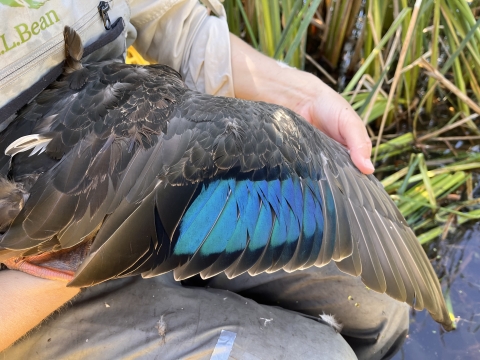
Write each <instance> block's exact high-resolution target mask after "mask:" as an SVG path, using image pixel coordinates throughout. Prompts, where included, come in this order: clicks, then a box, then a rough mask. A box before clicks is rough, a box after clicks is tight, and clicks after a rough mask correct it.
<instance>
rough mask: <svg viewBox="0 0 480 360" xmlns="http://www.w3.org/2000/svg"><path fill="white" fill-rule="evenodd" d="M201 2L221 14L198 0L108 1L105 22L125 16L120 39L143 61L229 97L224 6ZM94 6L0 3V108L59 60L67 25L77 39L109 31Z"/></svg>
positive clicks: (87, 2) (68, 0) (45, 0)
mask: <svg viewBox="0 0 480 360" xmlns="http://www.w3.org/2000/svg"><path fill="white" fill-rule="evenodd" d="M207 3H208V4H211V6H212V7H213V8H215V9H217V11H216V12H218V11H219V12H220V14H219V15H220V16H221V18H218V17H213V16H208V12H207V9H206V8H205V7H204V6H203V5H201V4H200V3H199V2H198V1H197V0H130V1H128V3H127V2H126V1H125V0H113V1H110V2H109V5H110V10H109V11H108V15H109V17H110V20H111V22H112V23H113V22H115V20H117V19H118V18H119V17H122V18H123V19H124V20H125V22H126V34H125V36H126V40H127V45H128V44H130V43H132V42H134V41H135V46H136V47H138V49H139V51H140V52H141V53H142V54H144V55H146V56H147V57H148V58H149V59H151V60H155V61H157V62H160V63H164V64H167V65H169V66H172V67H173V68H175V69H176V70H177V71H179V72H180V73H181V74H182V76H183V77H184V78H185V81H186V83H187V85H188V86H189V87H191V88H193V89H196V90H199V91H202V92H208V93H210V94H216V95H224V96H233V95H234V93H233V84H232V70H231V60H230V42H229V33H228V26H227V24H226V20H225V17H224V14H225V12H224V10H223V7H222V6H221V4H220V3H219V2H218V0H208V2H207ZM98 4H99V0H82V1H76V0H42V1H29V2H26V1H13V0H12V1H11V2H9V5H5V4H0V16H1V21H0V60H1V61H0V109H1V108H2V107H3V106H5V105H6V104H8V102H9V101H10V100H12V99H14V98H15V97H17V96H18V95H19V94H21V93H22V92H23V91H25V90H26V89H28V88H29V87H30V86H32V85H33V84H34V83H36V82H37V81H39V80H41V79H42V77H43V76H44V75H45V74H46V73H47V72H48V71H49V70H50V69H51V68H52V67H54V66H55V65H57V64H59V63H60V62H61V61H62V60H63V59H64V45H63V29H64V27H65V26H66V25H68V26H71V27H73V28H74V29H75V30H76V31H77V32H79V34H80V36H81V37H82V40H83V42H84V45H89V44H90V43H92V42H93V41H95V40H97V39H98V38H99V37H101V36H102V35H104V34H105V33H106V32H107V31H108V30H105V28H104V24H103V21H102V19H101V17H100V15H99V13H98V10H97V6H98ZM218 9H219V10H218ZM130 18H131V23H130ZM0 117H1V115H0ZM3 120H4V119H3V118H0V121H3Z"/></svg>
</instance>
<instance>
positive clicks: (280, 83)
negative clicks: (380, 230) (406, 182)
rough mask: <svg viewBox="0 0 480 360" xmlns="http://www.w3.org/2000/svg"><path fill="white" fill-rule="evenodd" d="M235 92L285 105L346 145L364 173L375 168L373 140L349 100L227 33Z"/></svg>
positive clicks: (247, 97) (241, 95) (249, 97)
mask: <svg viewBox="0 0 480 360" xmlns="http://www.w3.org/2000/svg"><path fill="white" fill-rule="evenodd" d="M230 44H231V56H232V71H233V86H234V90H235V96H236V97H238V98H242V99H246V100H256V101H266V102H270V103H275V104H278V105H282V106H285V107H287V108H289V109H291V110H293V111H295V112H297V113H298V114H300V115H302V116H303V117H304V118H305V119H306V120H307V121H309V122H310V123H311V124H312V125H314V126H315V127H317V128H318V129H320V130H321V131H323V132H324V133H325V134H327V135H328V136H330V137H331V138H333V139H335V140H337V141H338V142H340V143H342V144H344V145H346V146H347V147H348V149H349V150H350V156H351V158H352V160H353V162H354V164H355V165H356V166H357V167H358V168H359V169H360V170H361V171H362V172H363V173H365V174H371V173H372V172H373V170H374V168H373V164H372V163H371V161H370V153H371V149H372V143H371V141H370V138H369V137H368V134H367V131H366V129H365V126H364V125H363V122H362V121H361V119H360V117H359V116H358V115H357V114H356V113H355V111H354V110H353V109H352V107H351V106H350V104H348V102H347V101H346V100H345V99H344V98H342V97H341V96H340V95H339V94H338V93H336V92H335V91H334V90H332V89H331V88H330V87H328V86H327V85H326V84H325V83H323V82H322V81H321V80H320V79H318V78H317V77H316V76H314V75H312V74H309V73H306V72H303V71H299V70H297V69H294V68H290V67H287V66H285V65H283V66H282V65H280V64H279V63H278V62H277V61H275V60H273V59H271V58H269V57H267V56H265V55H263V54H261V53H259V52H258V51H256V50H255V49H253V48H252V47H251V46H250V45H248V44H246V43H245V42H243V41H242V40H241V39H239V38H238V37H236V36H235V35H232V34H231V35H230Z"/></svg>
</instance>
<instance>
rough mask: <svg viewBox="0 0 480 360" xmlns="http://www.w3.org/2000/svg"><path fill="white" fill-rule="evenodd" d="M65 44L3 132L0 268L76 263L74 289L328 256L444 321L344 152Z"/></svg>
mask: <svg viewBox="0 0 480 360" xmlns="http://www.w3.org/2000/svg"><path fill="white" fill-rule="evenodd" d="M65 37H66V44H67V46H66V54H67V61H66V64H65V71H64V73H63V75H62V76H61V77H60V78H59V79H58V80H57V81H56V82H55V83H53V84H52V85H51V86H50V87H49V88H47V89H46V90H45V91H43V92H42V93H41V94H40V95H39V96H37V97H36V98H35V99H34V100H33V101H32V102H31V103H30V104H28V105H27V106H26V107H24V108H23V109H22V110H21V111H20V112H19V114H18V117H17V118H16V119H15V121H13V122H12V123H11V124H10V125H9V126H8V127H7V128H6V129H5V130H4V131H3V132H2V133H1V134H0V151H1V152H2V153H5V154H6V155H4V156H3V157H1V158H0V169H1V174H2V175H3V176H4V177H6V178H8V180H9V182H8V183H7V182H5V181H4V182H5V183H6V184H7V185H8V186H5V188H6V189H11V190H8V191H7V190H6V192H7V193H8V194H7V195H9V197H8V196H5V198H8V199H9V200H8V201H5V202H4V203H5V204H7V205H8V206H9V208H8V209H7V208H6V210H8V211H2V212H0V214H2V213H8V214H9V215H8V216H5V217H4V218H2V221H3V222H5V223H6V224H3V225H2V228H3V229H4V230H3V231H4V233H3V235H2V237H1V240H0V261H1V262H5V263H7V264H11V263H12V261H13V260H12V259H15V260H14V261H17V262H18V261H23V262H25V263H29V264H30V265H32V264H33V265H35V264H39V263H40V262H39V261H40V260H42V259H43V263H42V266H47V265H48V264H47V265H45V264H46V261H47V260H45V259H46V255H49V256H50V258H51V255H52V254H53V258H55V254H61V256H63V257H64V256H66V255H65V254H76V255H75V258H77V257H78V256H79V257H80V260H78V261H77V262H76V266H73V270H71V271H70V272H68V271H67V270H66V274H67V275H68V279H69V280H70V283H69V284H70V286H91V285H94V284H97V283H100V282H103V281H106V280H109V279H113V278H118V277H123V276H129V275H136V274H142V275H143V276H144V277H150V276H155V275H159V274H162V273H165V272H168V271H172V270H173V271H174V275H175V278H176V279H185V278H188V277H190V276H193V275H196V274H200V275H201V276H202V277H204V278H207V277H211V276H214V275H216V274H219V273H221V272H225V273H226V274H227V275H228V276H229V277H235V276H238V275H240V274H242V273H244V272H249V273H250V274H251V275H256V274H259V273H262V272H273V271H277V270H280V269H285V270H286V271H295V270H299V269H305V268H308V267H310V266H323V265H325V264H327V263H329V262H330V261H335V262H336V264H337V266H338V267H339V268H340V269H341V270H342V271H344V272H346V273H349V274H351V275H353V276H361V278H362V281H363V282H364V283H365V285H366V286H368V287H369V288H371V289H373V290H375V291H379V292H385V293H387V294H388V295H390V296H392V297H393V298H395V299H397V300H399V301H403V302H407V303H408V304H410V305H411V306H414V307H415V308H416V309H418V310H421V309H423V308H426V309H427V310H428V311H429V312H430V314H431V315H432V317H433V318H434V319H435V320H436V321H438V322H440V323H442V325H443V326H444V327H445V328H446V329H450V328H451V321H450V318H449V314H448V311H447V309H446V306H445V302H444V299H443V296H442V292H441V288H440V285H439V282H438V280H437V277H436V275H435V273H434V271H433V268H432V266H431V265H430V263H429V261H428V258H427V257H426V255H425V253H424V251H423V249H422V248H421V246H420V245H419V243H418V241H417V239H416V238H415V235H414V234H413V232H412V230H411V229H410V228H409V227H408V225H407V223H406V221H405V219H404V218H403V216H402V215H401V214H400V212H399V211H398V209H397V208H396V206H395V204H394V203H393V202H392V201H391V199H390V198H389V196H388V195H387V194H386V193H385V191H384V190H383V188H382V186H381V184H380V183H379V182H378V181H377V180H376V179H375V178H374V177H373V176H371V175H369V176H366V175H363V174H361V173H360V172H359V171H358V170H357V169H356V168H355V167H354V165H353V164H352V163H351V161H350V158H349V155H348V153H347V151H346V150H345V148H344V147H343V146H341V145H340V144H338V143H337V142H335V141H334V140H332V139H330V138H328V137H327V136H325V135H324V134H322V133H321V132H320V131H318V130H316V129H314V128H313V127H312V126H311V125H309V124H308V123H307V122H306V121H305V120H304V119H302V118H301V117H300V116H298V115H297V114H295V113H294V112H292V111H290V110H288V109H285V108H283V107H280V106H276V105H272V104H267V103H262V102H249V101H243V100H239V99H232V98H223V97H213V96H210V95H205V94H201V93H198V92H195V91H192V90H189V89H187V88H186V87H185V85H184V83H183V82H182V80H181V78H180V76H179V75H178V74H177V73H176V72H175V71H174V70H172V69H170V68H169V67H167V66H163V65H152V66H148V67H140V66H135V65H126V64H123V63H121V62H118V61H105V62H99V63H90V64H82V63H81V61H80V60H81V55H82V53H83V50H82V48H81V46H82V45H81V41H79V38H78V36H77V35H76V33H75V32H74V31H73V30H71V29H69V28H66V31H65ZM9 191H10V192H9ZM14 193H15V194H16V196H13V195H14ZM0 196H2V192H1V191H0ZM11 199H18V204H17V203H15V201H16V200H11ZM25 199H27V200H26V201H25ZM1 201H2V199H0V207H1V206H3V204H4V203H2V202H1ZM12 201H13V202H14V204H13V205H12ZM7 205H5V206H7ZM17 205H18V206H17ZM79 254H80V255H79ZM77 255H78V256H77ZM39 259H40V260H39ZM48 261H52V260H48ZM48 261H47V263H48ZM55 261H56V263H58V257H57V258H55ZM51 267H54V266H53V265H51ZM57 268H58V266H57Z"/></svg>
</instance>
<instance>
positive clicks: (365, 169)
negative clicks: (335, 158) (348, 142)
mask: <svg viewBox="0 0 480 360" xmlns="http://www.w3.org/2000/svg"><path fill="white" fill-rule="evenodd" d="M350 157H351V159H352V162H353V164H354V165H355V166H356V167H357V168H358V170H360V171H361V172H362V173H364V174H365V175H370V174H373V172H374V171H375V167H374V166H373V163H372V161H371V160H370V158H368V157H364V156H363V155H362V154H360V153H359V152H355V151H352V152H350Z"/></svg>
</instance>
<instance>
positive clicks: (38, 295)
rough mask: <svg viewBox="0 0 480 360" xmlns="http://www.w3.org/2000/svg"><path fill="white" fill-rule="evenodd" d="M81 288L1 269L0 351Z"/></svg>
mask: <svg viewBox="0 0 480 360" xmlns="http://www.w3.org/2000/svg"><path fill="white" fill-rule="evenodd" d="M79 292H80V289H78V288H67V287H66V283H65V282H60V281H52V280H45V279H41V278H37V277H34V276H31V275H27V274H24V273H22V272H20V271H13V270H5V271H0V298H1V306H0V319H1V321H0V351H2V350H4V349H6V348H7V347H9V346H10V345H12V344H13V343H14V342H15V341H16V340H18V339H19V338H21V337H22V336H23V335H25V334H26V333H27V332H28V331H30V330H31V329H33V328H34V327H35V326H37V325H38V324H40V323H41V322H42V320H43V319H45V318H46V317H47V316H48V315H50V314H51V313H53V312H54V311H55V310H57V309H58V308H60V307H61V306H62V305H63V304H65V303H66V302H67V301H69V300H70V299H72V298H73V297H74V296H75V295H77V294H78V293H79Z"/></svg>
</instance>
